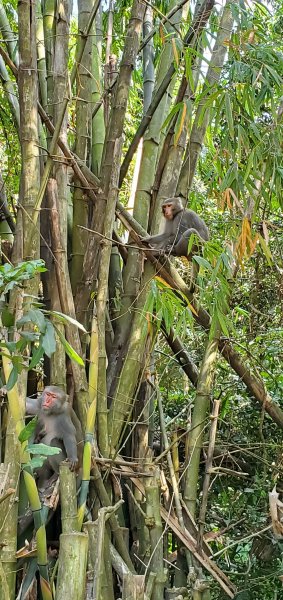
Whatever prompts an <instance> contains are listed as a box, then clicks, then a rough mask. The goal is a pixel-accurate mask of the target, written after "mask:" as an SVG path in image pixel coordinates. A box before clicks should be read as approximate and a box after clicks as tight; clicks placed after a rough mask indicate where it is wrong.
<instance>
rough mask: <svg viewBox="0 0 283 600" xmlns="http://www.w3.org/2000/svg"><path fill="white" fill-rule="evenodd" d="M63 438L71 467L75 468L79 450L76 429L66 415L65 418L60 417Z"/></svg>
mask: <svg viewBox="0 0 283 600" xmlns="http://www.w3.org/2000/svg"><path fill="white" fill-rule="evenodd" d="M60 420H61V423H60V426H61V431H62V440H63V444H64V446H65V450H66V455H67V459H68V460H69V461H70V463H71V465H70V466H71V469H72V470H74V469H75V468H76V466H77V464H78V452H77V440H76V429H75V427H74V425H73V423H72V421H71V419H70V417H69V416H68V417H67V415H65V419H62V418H61V419H60Z"/></svg>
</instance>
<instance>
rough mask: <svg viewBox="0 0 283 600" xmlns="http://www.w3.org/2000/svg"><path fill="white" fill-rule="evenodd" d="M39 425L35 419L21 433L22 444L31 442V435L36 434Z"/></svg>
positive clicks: (20, 440)
mask: <svg viewBox="0 0 283 600" xmlns="http://www.w3.org/2000/svg"><path fill="white" fill-rule="evenodd" d="M36 424H37V417H34V418H33V419H32V420H31V421H30V422H29V423H28V424H27V425H26V426H25V427H24V428H23V429H22V431H21V432H20V434H19V436H18V438H19V442H21V444H22V443H23V442H26V441H27V440H29V438H30V436H31V434H32V433H33V432H34V430H35V428H36Z"/></svg>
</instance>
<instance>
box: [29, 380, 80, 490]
mask: <svg viewBox="0 0 283 600" xmlns="http://www.w3.org/2000/svg"><path fill="white" fill-rule="evenodd" d="M26 413H27V415H37V416H38V421H37V424H36V428H35V432H34V442H35V443H42V444H46V445H47V446H56V447H57V448H61V452H60V453H59V454H55V455H52V456H48V457H47V459H46V460H45V462H44V464H43V465H42V467H40V468H39V469H37V470H36V472H37V475H38V487H40V488H43V487H45V484H46V482H47V481H48V480H49V479H50V477H51V476H52V475H54V473H55V474H56V475H58V473H59V465H60V463H61V462H62V461H64V460H66V459H67V460H68V461H69V462H70V469H71V470H78V468H79V467H81V465H82V452H83V434H82V429H81V424H80V422H79V419H78V418H77V416H76V414H75V412H74V410H73V408H72V407H71V406H70V404H69V402H68V400H67V395H66V393H65V392H64V390H62V389H61V388H59V387H57V386H56V385H50V386H47V387H45V388H44V390H43V392H42V395H41V396H39V397H38V398H27V399H26Z"/></svg>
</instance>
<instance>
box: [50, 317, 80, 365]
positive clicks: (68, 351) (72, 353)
mask: <svg viewBox="0 0 283 600" xmlns="http://www.w3.org/2000/svg"><path fill="white" fill-rule="evenodd" d="M54 329H55V330H56V333H57V334H58V337H59V338H60V341H61V342H62V344H63V346H64V349H65V352H66V354H67V355H68V356H69V358H71V359H72V360H74V361H75V362H76V363H78V365H81V366H82V367H84V361H83V359H82V358H81V357H80V356H79V355H78V354H77V352H76V351H75V350H74V348H72V346H71V344H69V342H67V340H66V338H65V337H64V335H63V334H62V332H61V331H60V330H59V329H58V328H57V327H56V326H55V325H54Z"/></svg>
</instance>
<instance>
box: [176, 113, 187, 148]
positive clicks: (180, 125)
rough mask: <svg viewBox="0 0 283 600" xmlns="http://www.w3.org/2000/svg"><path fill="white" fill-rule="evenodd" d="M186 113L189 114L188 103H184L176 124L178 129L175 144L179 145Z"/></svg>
mask: <svg viewBox="0 0 283 600" xmlns="http://www.w3.org/2000/svg"><path fill="white" fill-rule="evenodd" d="M186 115H187V106H186V103H185V102H184V103H183V107H182V111H181V112H180V113H179V115H178V121H177V124H176V130H175V135H174V146H177V144H178V141H179V138H180V135H181V133H182V131H183V128H184V123H185V120H186Z"/></svg>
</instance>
